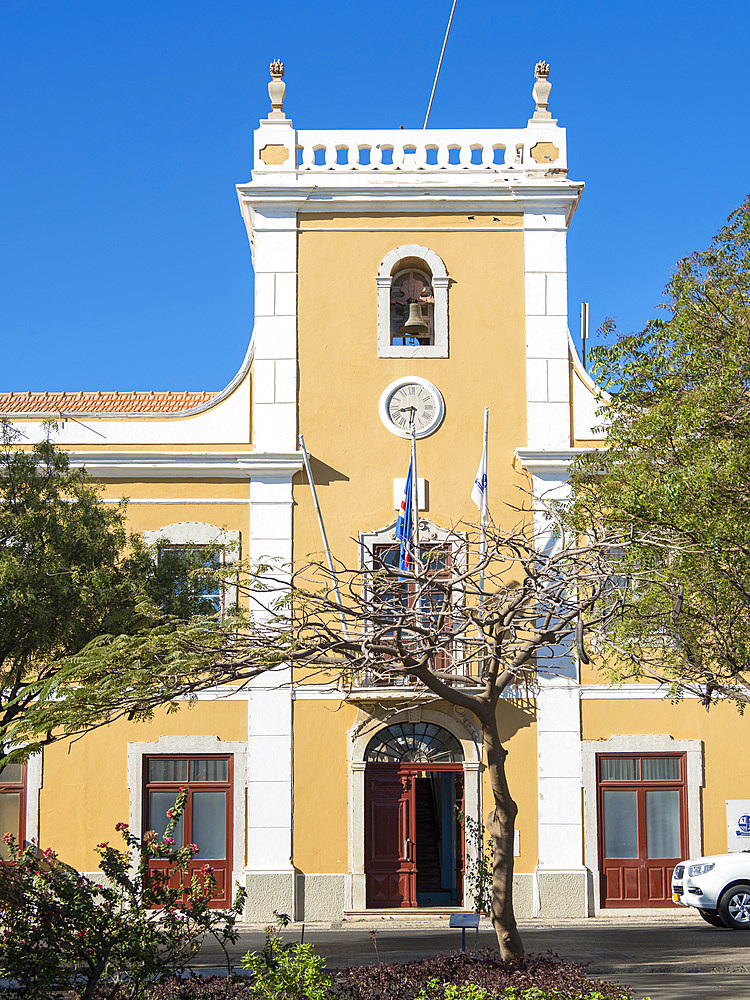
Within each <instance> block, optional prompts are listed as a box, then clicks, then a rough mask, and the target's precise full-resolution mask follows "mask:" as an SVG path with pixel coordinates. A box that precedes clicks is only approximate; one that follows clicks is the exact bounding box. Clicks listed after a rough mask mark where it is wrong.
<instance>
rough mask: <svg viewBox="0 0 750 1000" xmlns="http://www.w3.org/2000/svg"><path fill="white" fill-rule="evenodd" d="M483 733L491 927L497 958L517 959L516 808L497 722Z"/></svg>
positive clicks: (519, 946) (519, 948)
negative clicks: (490, 804)
mask: <svg viewBox="0 0 750 1000" xmlns="http://www.w3.org/2000/svg"><path fill="white" fill-rule="evenodd" d="M482 734H483V740H484V749H485V753H486V754H487V767H488V769H489V776H490V787H491V788H492V795H493V798H494V802H495V808H494V809H493V810H492V812H491V813H490V815H489V816H488V817H487V824H486V827H487V832H488V833H489V835H490V837H492V845H493V847H494V850H495V858H494V862H493V866H492V926H493V927H494V928H495V933H496V934H497V943H498V945H499V946H500V956H501V957H502V958H503V959H511V958H520V957H521V956H522V955H523V943H522V941H521V935H520V934H519V933H518V927H517V926H516V918H515V915H514V913H513V831H514V827H515V821H516V815H517V813H518V806H517V805H516V803H515V802H514V801H513V799H512V798H511V797H510V791H509V790H508V781H507V779H506V776H505V758H506V757H507V756H508V752H507V750H506V749H505V747H503V745H502V744H501V742H500V734H499V733H498V729H497V720H496V719H495V718H494V713H493V719H492V722H491V723H488V722H486V721H483V725H482Z"/></svg>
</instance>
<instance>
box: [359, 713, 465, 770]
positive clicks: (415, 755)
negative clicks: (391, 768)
mask: <svg viewBox="0 0 750 1000" xmlns="http://www.w3.org/2000/svg"><path fill="white" fill-rule="evenodd" d="M463 759H464V755H463V751H462V750H461V744H460V743H459V742H458V740H457V739H456V737H455V736H454V735H453V734H452V733H449V732H448V730H447V729H443V727H442V726H436V725H434V724H433V723H431V722H401V723H397V724H395V725H393V726H388V728H387V729H381V730H380V732H378V733H376V734H375V735H374V736H373V738H372V739H371V740H370V742H369V743H368V744H367V749H366V750H365V761H366V762H367V763H368V764H455V763H459V764H460V763H461V762H462V761H463Z"/></svg>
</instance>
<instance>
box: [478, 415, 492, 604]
mask: <svg viewBox="0 0 750 1000" xmlns="http://www.w3.org/2000/svg"><path fill="white" fill-rule="evenodd" d="M489 432H490V408H489V406H485V408H484V428H483V432H482V454H484V455H485V456H486V455H487V442H488V440H489V436H490V433H489ZM487 507H488V504H487V485H485V488H484V493H483V495H482V510H481V520H480V529H479V530H480V535H479V554H480V556H481V560H482V563H484V560H485V557H486V555H487ZM479 586H480V588H481V590H482V593H483V594H484V565H483V566H482V569H481V571H480V573H479Z"/></svg>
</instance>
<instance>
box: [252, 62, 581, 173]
mask: <svg viewBox="0 0 750 1000" xmlns="http://www.w3.org/2000/svg"><path fill="white" fill-rule="evenodd" d="M283 75H284V64H283V63H282V62H281V60H278V59H277V60H274V61H273V62H272V63H271V77H272V79H271V83H269V84H268V93H269V96H270V98H271V108H272V110H271V112H270V114H269V116H268V118H265V119H261V121H260V127H259V128H258V130H257V131H256V133H255V157H254V164H253V174H254V175H255V173H256V172H257V173H258V175H259V176H260V175H269V174H272V175H276V176H275V178H274V181H273V183H288V181H292V183H294V182H295V181H301V180H302V179H303V176H304V175H305V174H317V173H320V174H326V175H327V177H326V184H327V185H328V184H330V183H331V182H333V184H334V186H336V185H337V184H341V183H342V182H343V183H344V184H345V185H346V184H347V183H348V182H347V179H346V178H347V176H348V177H352V180H353V175H354V174H356V173H374V174H375V175H376V176H378V175H380V176H383V177H384V176H386V175H387V174H389V173H394V172H398V175H399V176H400V177H401V178H404V179H407V178H409V179H410V180H409V179H407V180H406V183H407V184H408V183H410V181H411V182H412V183H417V184H421V183H423V182H424V181H423V177H424V174H425V173H430V174H432V175H433V176H434V177H435V178H436V179H437V178H438V177H439V178H440V183H448V184H454V183H455V182H456V180H457V179H458V177H456V176H451V175H460V174H470V175H474V181H473V183H475V182H476V181H478V180H479V179H480V178H481V176H482V175H483V176H484V178H485V179H487V180H488V181H489V180H491V178H492V175H493V174H498V173H499V174H506V175H507V176H508V179H511V178H512V177H513V176H514V175H515V178H519V175H520V177H521V178H522V177H523V176H524V175H526V174H528V175H529V176H530V178H538V177H539V176H542V175H543V176H546V177H547V178H553V177H554V178H556V179H558V180H559V179H564V175H565V173H566V171H567V166H568V164H567V150H566V141H565V130H564V129H562V128H560V127H559V126H558V124H557V121H556V120H555V119H553V118H552V116H551V114H550V112H549V110H548V104H549V94H550V90H551V89H552V86H551V84H550V83H549V80H548V76H549V65H548V63H546V62H539V63H537V65H536V68H535V76H536V82H535V84H534V90H533V94H534V100H535V103H536V110H535V111H534V115H533V118H531V119H529V122H528V124H527V125H526V126H523V127H521V128H501V129H498V128H485V129H481V128H480V129H450V128H445V129H404V128H400V129H346V130H344V129H324V130H323V129H305V130H296V129H294V127H293V125H292V121H291V119H290V118H287V117H286V115H285V114H284V110H283V106H284V95H285V91H286V85H285V84H284V82H283ZM285 174H286V175H287V176H286V178H285V177H284V176H283V175H285ZM289 175H292V176H291V177H290V176H289ZM317 182H318V181H317V178H316V183H317Z"/></svg>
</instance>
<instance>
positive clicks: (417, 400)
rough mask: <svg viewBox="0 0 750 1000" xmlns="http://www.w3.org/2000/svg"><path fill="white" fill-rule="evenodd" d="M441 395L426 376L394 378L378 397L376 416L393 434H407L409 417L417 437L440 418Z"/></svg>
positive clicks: (408, 433) (424, 434) (409, 426)
mask: <svg viewBox="0 0 750 1000" xmlns="http://www.w3.org/2000/svg"><path fill="white" fill-rule="evenodd" d="M443 411H444V404H443V397H442V396H441V395H440V391H439V390H438V389H437V388H436V387H435V386H434V385H433V384H432V382H428V381H427V379H424V378H417V377H416V376H411V377H406V378H400V379H396V381H395V382H391V384H390V385H389V386H387V388H386V389H385V391H384V392H383V394H382V396H381V397H380V419H381V420H382V421H383V423H384V424H385V426H386V427H387V428H388V430H389V431H391V433H393V434H398V435H399V437H411V429H412V421H413V422H414V426H415V428H416V434H417V437H418V438H422V437H427V435H428V434H432V432H433V431H435V430H437V428H438V427H439V426H440V422H441V421H442V419H443Z"/></svg>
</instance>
